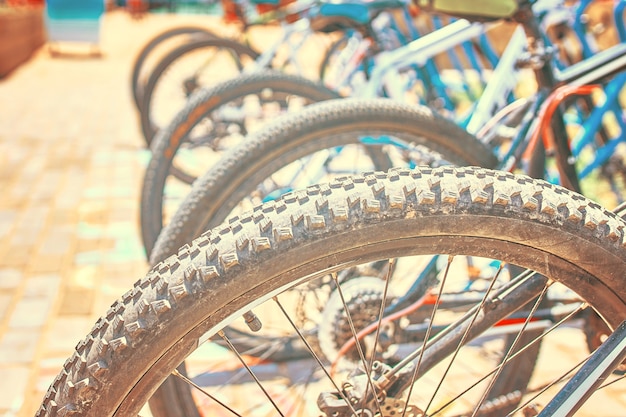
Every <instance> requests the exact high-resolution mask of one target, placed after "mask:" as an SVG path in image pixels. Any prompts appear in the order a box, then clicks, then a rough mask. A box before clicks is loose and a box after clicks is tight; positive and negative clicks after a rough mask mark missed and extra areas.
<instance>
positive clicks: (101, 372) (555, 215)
mask: <svg viewBox="0 0 626 417" xmlns="http://www.w3.org/2000/svg"><path fill="white" fill-rule="evenodd" d="M625 226H626V223H625V222H624V220H623V219H621V218H619V217H617V216H616V215H614V214H613V213H611V212H609V211H607V210H606V209H604V208H603V207H601V206H599V205H598V204H596V203H594V202H592V201H590V200H588V199H586V198H585V197H583V196H580V195H578V194H575V193H572V192H570V191H568V190H565V189H563V188H561V187H558V186H555V185H552V184H549V183H546V182H544V181H541V180H534V179H531V178H529V177H525V176H514V175H512V174H509V173H503V172H497V171H490V170H485V169H482V168H474V167H469V168H449V167H444V168H439V169H415V170H392V171H390V172H389V173H372V174H364V175H359V176H355V177H350V178H344V179H338V180H334V181H332V182H331V183H328V184H322V185H316V186H311V187H308V188H307V189H305V190H302V191H298V192H294V193H290V194H288V195H286V196H284V197H283V198H281V199H279V200H277V201H273V202H271V203H268V204H265V205H263V206H260V207H258V208H257V209H255V210H253V211H250V212H249V213H246V214H243V215H241V216H238V217H235V218H231V219H230V220H229V221H227V222H225V223H223V224H222V225H221V226H219V227H217V228H215V229H213V230H211V231H210V232H207V233H204V234H203V235H202V236H201V237H199V238H198V239H196V240H194V241H193V242H192V243H190V244H188V245H185V246H184V247H182V248H181V249H180V250H179V251H178V253H177V254H176V255H174V256H172V257H170V258H168V259H167V260H165V261H164V262H162V263H160V264H158V265H156V266H155V267H154V268H153V269H152V270H151V271H150V272H149V273H148V274H147V276H146V277H144V278H142V279H140V280H139V281H137V282H136V283H135V285H134V287H133V288H132V289H131V290H130V291H128V292H127V293H126V294H124V295H123V296H122V297H121V298H120V299H119V300H118V301H116V302H115V303H114V304H113V305H112V306H111V308H110V309H109V311H108V312H107V313H106V314H105V315H104V316H103V317H102V318H101V319H99V320H98V322H97V323H96V325H95V327H94V328H93V329H92V331H91V332H90V333H89V335H88V336H87V337H86V338H85V339H84V340H82V341H81V342H80V343H78V345H77V346H76V352H75V353H74V355H72V357H70V358H69V359H68V360H67V361H66V363H65V365H64V366H63V370H62V371H61V373H60V374H59V375H58V376H57V377H56V379H55V380H54V382H53V383H52V385H51V387H50V389H49V391H48V392H47V394H46V395H45V398H44V400H43V404H42V405H41V408H40V409H39V410H38V412H37V414H36V416H37V417H43V416H50V417H54V416H99V417H106V416H111V415H116V414H115V413H116V412H117V415H120V416H127V415H136V413H137V412H138V410H139V408H140V407H141V404H143V402H144V401H145V400H146V399H147V398H148V397H149V395H150V394H151V392H152V389H153V388H154V387H153V385H154V384H158V383H159V382H160V381H162V380H163V379H164V378H165V377H166V376H167V375H168V374H169V373H170V371H171V370H172V369H173V367H175V366H176V365H177V364H178V363H179V362H180V361H182V360H183V359H184V357H185V356H186V354H187V353H188V351H189V350H190V349H192V348H193V347H194V346H195V343H196V341H197V338H198V337H199V336H200V335H202V334H204V333H205V331H206V330H207V329H208V328H209V327H210V326H211V325H212V324H216V323H218V322H220V321H221V320H222V319H223V318H225V317H226V316H228V315H229V314H231V312H232V311H237V310H238V309H240V308H243V306H244V304H242V303H245V300H242V298H243V299H246V298H247V297H252V298H247V299H248V300H250V299H254V298H255V297H259V296H261V295H263V294H265V293H267V292H268V291H271V290H272V289H273V288H279V287H281V286H283V285H285V284H286V283H288V282H291V280H293V279H297V278H298V277H303V276H307V275H308V274H310V273H313V272H314V271H328V269H329V268H330V269H332V268H333V267H335V268H340V267H345V266H346V265H348V264H349V263H350V260H352V261H358V262H359V263H360V262H366V261H368V260H374V259H380V257H382V259H385V258H388V257H390V256H392V254H393V253H402V254H405V253H406V254H410V253H418V252H419V251H420V249H419V248H420V247H422V248H425V249H426V250H429V251H430V250H433V251H438V250H442V249H444V248H446V247H447V248H448V249H449V250H450V252H448V253H454V252H455V251H457V250H458V251H459V252H460V253H461V251H462V253H465V254H468V255H472V254H474V253H472V252H475V254H476V255H479V254H482V255H491V254H493V255H494V256H503V257H502V258H501V259H502V260H504V261H509V262H513V263H515V264H518V265H520V266H523V267H524V266H528V267H531V266H532V267H533V269H535V270H536V271H537V272H539V273H542V274H545V275H547V276H548V277H550V278H553V279H556V280H558V281H563V282H564V283H565V284H567V285H569V286H571V287H572V288H574V289H576V290H577V291H578V293H579V295H581V296H582V297H583V298H584V299H586V300H587V301H588V302H589V303H590V304H591V305H593V306H595V307H597V309H598V310H599V312H600V313H601V315H602V316H603V317H604V318H605V319H606V320H607V322H608V323H609V324H611V325H612V326H616V325H617V324H619V323H620V322H621V321H622V320H623V319H624V318H625V317H626V287H625V285H626V284H625V283H624V280H623V271H624V269H625V267H626V248H625V244H624V242H626V234H625V233H624V230H625ZM420 245H422V246H420ZM439 245H441V247H440V246H439ZM446 245H447V246H446ZM435 253H437V252H435ZM598 259H602V262H598ZM261 271H262V272H261ZM251 278H252V279H251ZM251 282H254V285H255V287H254V288H250V285H251ZM265 285H267V288H265ZM244 294H246V295H244ZM245 304H247V303H245Z"/></svg>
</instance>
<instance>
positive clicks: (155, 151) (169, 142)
mask: <svg viewBox="0 0 626 417" xmlns="http://www.w3.org/2000/svg"><path fill="white" fill-rule="evenodd" d="M266 90H272V91H275V92H278V93H281V94H283V93H284V94H288V95H293V96H297V97H301V98H304V99H306V100H307V102H316V101H322V100H328V99H332V98H337V97H338V95H337V94H336V93H335V92H333V91H332V90H329V89H328V88H326V87H324V86H322V85H321V84H319V83H315V82H313V81H310V80H307V79H305V78H303V77H300V76H296V75H290V74H285V73H282V72H279V71H270V70H268V71H262V72H255V73H251V74H242V75H240V76H238V77H236V78H234V79H231V80H228V81H226V82H224V83H220V84H218V85H216V86H214V87H211V88H207V89H202V90H200V91H199V92H198V93H197V94H195V95H193V96H192V97H191V98H190V100H189V102H188V103H187V105H186V106H185V108H184V109H182V110H181V112H180V113H179V114H178V115H177V116H176V118H175V119H174V121H173V122H172V123H171V124H170V125H169V126H168V127H167V128H166V129H163V130H162V131H160V132H159V134H158V135H157V136H156V137H155V139H154V144H153V146H152V158H151V159H150V163H149V164H148V167H147V168H146V172H145V176H144V181H143V186H142V191H141V213H140V217H141V218H140V222H141V230H142V239H143V244H144V248H145V249H146V253H147V254H148V255H149V254H150V252H151V251H152V247H153V245H154V242H155V241H156V239H157V236H158V234H159V233H160V231H161V229H162V228H163V197H164V188H165V184H166V179H167V177H168V175H170V173H172V168H173V162H174V158H175V156H176V154H177V152H179V150H180V148H181V145H182V144H183V142H184V138H185V137H186V136H187V135H188V134H189V133H190V132H191V131H192V130H193V128H194V127H195V126H196V125H197V124H198V123H200V122H201V121H202V120H203V119H204V118H205V117H207V115H209V114H210V113H211V112H213V111H214V110H216V109H219V108H220V107H221V106H224V105H226V104H227V103H231V102H233V101H236V100H239V99H241V98H242V97H246V96H248V95H252V94H258V93H261V92H264V91H266Z"/></svg>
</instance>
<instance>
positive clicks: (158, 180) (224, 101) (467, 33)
mask: <svg viewBox="0 0 626 417" xmlns="http://www.w3.org/2000/svg"><path fill="white" fill-rule="evenodd" d="M453 25H454V26H451V27H449V28H446V30H445V31H442V32H444V33H445V35H443V36H444V37H445V39H446V40H447V42H449V43H448V44H446V43H441V42H439V39H440V37H439V36H438V33H437V34H435V33H433V34H428V35H424V36H423V37H422V38H420V39H419V40H418V41H417V42H420V44H425V45H430V46H431V48H430V49H429V50H428V51H424V54H422V53H421V52H420V54H419V55H416V54H414V53H412V52H411V51H412V50H413V49H412V45H413V44H414V43H415V42H414V43H412V44H410V45H408V46H406V47H403V48H401V50H403V51H405V52H404V54H405V55H407V52H408V55H410V56H411V57H413V58H412V59H413V61H415V57H416V56H419V57H420V58H419V67H420V68H424V65H426V66H428V63H429V62H431V61H432V59H433V58H434V57H435V56H436V55H437V54H438V53H440V52H443V51H446V45H463V44H466V43H468V42H470V41H471V40H472V39H481V36H482V35H483V34H484V32H485V30H486V29H485V28H484V27H483V26H481V25H471V27H469V28H468V23H467V22H456V23H454V24H453ZM449 29H453V30H452V33H450V32H451V31H450V30H449ZM433 38H434V39H435V41H432V40H431V39H433ZM369 44H370V43H369V42H368V43H366V45H369ZM351 54H352V53H351V52H350V51H349V55H351ZM394 54H395V55H397V54H396V53H395V52H394ZM509 54H511V52H509ZM395 55H394V56H395ZM356 56H357V57H358V56H360V57H361V58H362V55H361V54H360V53H359V52H358V51H357V53H356ZM401 56H402V55H401ZM422 57H423V58H422ZM391 62H397V63H398V65H402V66H403V67H406V66H409V67H414V65H413V64H414V63H415V62H408V63H407V59H406V58H403V59H402V60H391ZM383 66H384V67H385V68H387V69H388V68H389V67H391V68H393V69H395V67H394V66H393V65H390V66H386V65H384V64H383ZM350 73H351V70H349V71H348V72H347V75H346V76H347V78H349V74H350ZM376 74H377V67H375V68H374V70H373V71H372V77H371V83H372V84H378V85H380V86H381V87H382V86H383V85H384V83H383V81H382V80H380V78H381V77H379V76H378V75H376ZM263 77H266V78H267V79H266V80H265V81H264V80H263ZM279 77H280V75H279V74H275V73H267V75H264V73H260V75H258V76H251V75H244V76H242V77H240V78H239V79H236V80H231V81H230V82H227V83H224V84H222V85H217V86H215V87H213V88H212V89H207V90H203V91H199V92H198V93H197V94H196V95H195V97H194V99H193V100H192V101H190V102H188V103H187V104H186V106H185V108H184V109H183V110H181V112H180V113H179V114H178V115H177V117H176V118H175V119H174V120H173V121H172V123H171V124H170V125H169V126H168V127H167V128H166V129H163V130H162V131H161V132H160V133H159V136H158V138H156V139H155V145H154V146H153V149H152V151H153V152H152V158H151V160H150V163H149V165H148V167H147V169H146V176H145V180H144V183H143V187H142V198H141V224H142V227H141V229H142V239H143V243H144V247H145V248H146V253H147V254H148V255H149V254H150V252H151V251H152V246H153V244H154V242H155V241H156V238H157V236H158V233H159V232H160V230H161V229H162V227H163V224H165V223H167V222H168V219H169V217H170V214H168V212H171V211H172V209H171V207H176V205H177V201H178V199H179V198H180V197H179V196H181V195H184V194H185V193H186V192H187V191H188V187H186V186H185V184H184V183H186V184H188V185H190V184H191V183H192V182H193V181H194V180H195V179H196V178H197V176H198V175H200V174H201V173H203V172H204V170H205V169H206V168H207V166H208V165H209V164H207V163H206V161H207V160H209V159H208V158H207V157H206V156H205V152H203V151H210V152H212V151H214V150H215V148H216V147H218V146H221V145H220V135H222V133H220V132H223V131H224V130H223V129H222V130H216V129H213V126H214V125H215V124H216V123H217V124H221V121H220V117H222V116H221V115H222V113H225V114H227V115H232V114H233V113H238V112H239V113H241V114H240V115H239V116H238V117H236V118H235V119H234V120H235V121H236V122H237V124H236V126H234V128H235V131H236V132H240V131H241V125H242V122H243V121H244V117H243V113H244V110H243V109H242V110H237V109H238V108H241V104H240V103H241V100H242V98H243V97H246V96H247V95H253V94H254V95H259V93H260V92H263V91H268V90H269V91H271V88H269V89H266V90H264V89H263V85H264V83H267V85H268V86H272V85H275V83H276V81H277V80H278V79H279ZM427 79H428V78H427ZM379 80H380V81H379ZM280 83H281V84H285V85H287V84H289V85H292V86H293V87H292V89H293V90H294V91H299V90H301V89H303V88H310V87H302V88H300V89H298V87H297V84H303V86H310V81H308V80H305V79H300V80H298V78H297V77H290V78H288V77H283V81H281V82H280ZM422 85H424V86H427V85H428V84H426V81H424V83H422ZM441 87H442V86H439V87H437V88H435V87H433V88H434V90H431V88H427V91H428V93H427V94H425V95H424V97H428V96H429V95H433V94H434V93H432V91H440V90H441ZM320 88H322V87H320ZM231 89H232V91H230V90H231ZM237 89H239V91H237ZM391 90H392V89H389V91H391ZM448 93H449V92H448ZM335 94H336V93H335ZM376 94H378V91H377V92H376ZM436 95H438V96H439V97H441V94H436ZM505 96H506V94H505ZM225 97H226V98H225ZM491 97H494V96H491ZM328 98H332V97H330V96H328ZM498 100H500V97H498ZM259 101H261V102H262V101H264V99H263V98H262V97H261V98H260V99H259ZM505 102H506V99H505ZM220 107H222V108H220ZM493 108H496V107H495V105H494V107H493ZM223 109H226V110H223ZM446 112H447V114H448V115H451V114H452V113H451V111H450V109H446ZM249 113H252V114H253V115H257V114H260V112H259V111H253V112H249ZM231 119H232V117H231ZM253 120H256V119H255V118H253ZM225 121H226V122H227V123H228V122H229V120H228V118H226V120H225ZM227 123H225V124H227ZM204 124H207V125H208V129H204V128H203V125H204ZM254 124H255V125H257V124H258V123H256V122H255V123H254ZM222 137H223V140H228V133H227V132H226V134H225V135H222ZM226 143H227V144H229V142H226ZM230 143H232V142H230ZM195 155H197V156H195ZM186 164H189V166H185V165H186ZM381 167H383V168H384V165H382V166H381ZM172 168H173V169H172ZM181 171H187V172H191V173H192V174H191V175H181ZM178 180H182V182H183V183H181V182H179V181H178ZM173 190H180V193H179V192H174V191H173Z"/></svg>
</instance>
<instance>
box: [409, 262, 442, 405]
mask: <svg viewBox="0 0 626 417" xmlns="http://www.w3.org/2000/svg"><path fill="white" fill-rule="evenodd" d="M453 259H454V257H453V256H448V261H447V263H446V269H445V272H444V274H443V278H442V280H441V284H440V285H439V292H438V293H437V299H436V300H435V305H434V307H433V310H432V312H431V313H430V321H429V323H428V328H427V329H426V335H425V336H424V346H426V342H428V340H429V339H430V334H431V332H432V328H433V325H434V323H435V314H436V313H437V306H438V305H439V301H440V300H441V295H442V294H443V288H444V286H445V283H446V279H447V277H448V273H449V271H450V265H451V264H452V260H453ZM425 351H426V349H423V348H422V349H420V353H419V357H418V359H417V365H415V369H414V370H413V375H412V376H411V384H410V386H409V390H408V391H409V392H408V394H407V397H406V399H407V403H408V402H409V399H410V398H411V394H412V393H413V387H414V386H415V381H416V380H417V375H418V371H419V369H420V366H421V364H422V359H423V357H424V352H425ZM406 412H407V410H406V409H405V410H404V411H403V412H402V417H405V415H406Z"/></svg>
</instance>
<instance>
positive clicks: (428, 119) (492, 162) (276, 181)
mask: <svg viewBox="0 0 626 417" xmlns="http://www.w3.org/2000/svg"><path fill="white" fill-rule="evenodd" d="M363 143H370V145H369V146H365V147H364V148H365V149H367V150H372V151H370V159H372V160H374V162H373V164H371V165H369V166H365V169H380V168H381V166H382V167H383V168H384V164H385V162H384V160H383V157H382V156H376V155H377V154H376V153H374V154H373V155H372V152H378V153H380V151H377V149H380V148H383V149H384V150H385V151H386V152H388V153H389V152H392V148H394V147H395V148H397V152H398V153H400V155H398V156H397V157H395V158H392V161H391V163H393V164H394V166H407V164H409V165H411V164H412V165H431V166H433V165H437V164H455V165H477V166H483V167H487V168H493V167H495V166H496V165H497V162H498V161H497V159H496V157H495V156H494V155H493V153H492V152H491V151H490V150H489V149H488V148H487V147H485V146H484V145H483V144H481V143H480V142H478V140H477V139H476V138H474V137H473V136H471V135H470V134H469V133H467V132H466V131H465V130H463V129H461V128H460V127H458V126H456V125H455V124H454V123H453V122H451V121H448V120H446V119H444V118H442V117H440V116H438V115H436V114H434V113H433V112H432V111H431V110H429V109H427V108H425V107H418V106H411V105H406V104H401V103H397V102H394V101H391V100H385V99H376V100H360V99H341V100H331V101H328V102H324V103H317V104H314V105H311V106H309V107H307V108H306V109H304V110H303V111H302V112H300V113H298V114H293V115H289V116H286V117H283V118H281V119H280V120H277V121H276V122H275V123H272V124H270V125H268V126H266V127H265V128H264V129H262V130H260V131H258V132H257V134H255V135H254V136H252V137H250V138H249V139H247V140H246V142H245V143H244V144H242V145H241V146H239V147H238V148H236V151H234V152H231V153H230V154H228V156H227V157H225V158H223V159H222V160H221V161H220V163H219V165H215V167H214V168H213V169H211V170H209V171H207V172H206V173H205V174H204V175H203V176H202V177H200V178H199V179H198V180H197V181H196V183H195V184H194V185H193V187H192V189H191V191H190V192H189V193H188V194H187V197H186V198H185V200H184V202H183V203H181V205H180V208H179V209H178V210H177V211H176V212H175V214H174V216H173V217H172V218H171V220H170V221H169V222H167V223H165V227H166V229H165V230H164V231H163V233H161V234H160V235H159V237H158V239H157V243H156V244H155V246H154V250H153V252H154V253H153V254H152V256H151V262H152V263H153V264H154V263H155V262H158V261H160V260H162V259H164V258H165V257H167V256H169V255H171V254H172V252H173V251H175V250H176V249H177V248H179V247H180V246H182V245H183V244H185V243H187V242H188V241H190V240H191V239H193V238H195V237H197V236H198V235H200V233H202V232H203V231H204V230H207V229H208V228H210V227H213V226H216V225H218V224H219V223H221V222H222V221H223V220H224V219H225V218H226V217H228V215H229V214H231V213H232V212H233V210H235V209H236V208H237V209H238V210H239V211H242V210H245V209H247V208H249V207H250V204H252V205H253V204H254V203H258V202H260V201H261V200H258V199H265V198H267V197H268V196H269V195H271V194H272V193H274V194H276V193H277V190H278V192H279V193H280V192H286V191H288V190H289V189H290V188H291V189H293V188H294V187H296V186H300V187H302V186H306V185H310V184H311V181H314V182H319V181H322V180H324V179H323V178H331V177H332V176H336V175H338V174H345V173H346V172H347V171H350V169H357V171H356V172H359V171H358V170H359V168H363V167H362V166H360V164H361V163H362V162H363V161H361V160H358V158H356V157H351V155H350V153H349V152H346V151H345V150H343V151H342V152H341V156H343V158H338V159H337V160H336V161H335V163H334V164H335V165H337V167H335V166H334V165H332V164H331V163H329V162H328V161H327V160H326V159H324V160H323V161H322V162H320V163H319V164H321V165H322V166H321V167H320V170H319V172H316V171H315V165H314V163H312V162H308V161H309V159H302V160H301V161H298V160H299V159H300V158H319V157H318V155H319V154H320V153H321V152H324V150H326V149H329V148H333V147H345V146H347V145H352V146H355V147H357V146H358V145H359V144H363ZM392 153H394V152H392ZM346 154H347V156H345V155H346ZM355 154H356V155H357V156H359V155H362V152H361V153H356V152H355ZM292 163H293V164H292ZM299 166H301V167H302V169H300V168H298V167H299ZM363 170H364V169H361V170H360V171H361V172H362V171H363ZM294 171H295V173H294ZM311 171H312V172H311ZM285 172H288V174H285ZM352 172H355V171H354V170H353V171H352ZM296 173H297V175H296ZM322 174H323V175H324V176H325V177H321V175H322ZM320 178H321V179H320ZM298 180H299V181H300V182H299V183H298V184H297V185H294V184H293V183H292V182H295V181H298ZM268 183H269V185H268ZM248 196H254V197H256V198H257V201H254V202H252V203H248V200H247V199H248ZM152 204H153V205H156V204H158V201H157V200H154V202H153V203H152ZM241 207H243V208H241ZM155 220H156V219H155Z"/></svg>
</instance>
